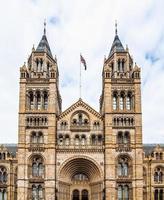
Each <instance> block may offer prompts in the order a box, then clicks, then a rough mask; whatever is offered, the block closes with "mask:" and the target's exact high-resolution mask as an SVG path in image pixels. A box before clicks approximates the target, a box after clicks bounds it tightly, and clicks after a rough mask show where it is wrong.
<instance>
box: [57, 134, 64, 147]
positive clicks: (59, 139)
mask: <svg viewBox="0 0 164 200" xmlns="http://www.w3.org/2000/svg"><path fill="white" fill-rule="evenodd" d="M58 144H59V145H63V135H62V134H60V135H59V137H58Z"/></svg>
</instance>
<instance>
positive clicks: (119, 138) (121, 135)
mask: <svg viewBox="0 0 164 200" xmlns="http://www.w3.org/2000/svg"><path fill="white" fill-rule="evenodd" d="M117 142H118V144H122V143H123V133H122V132H118V135H117Z"/></svg>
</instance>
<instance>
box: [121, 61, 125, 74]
mask: <svg viewBox="0 0 164 200" xmlns="http://www.w3.org/2000/svg"><path fill="white" fill-rule="evenodd" d="M124 71H125V61H124V59H123V60H122V72H124Z"/></svg>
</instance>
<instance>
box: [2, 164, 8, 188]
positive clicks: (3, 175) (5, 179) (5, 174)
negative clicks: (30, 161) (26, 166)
mask: <svg viewBox="0 0 164 200" xmlns="http://www.w3.org/2000/svg"><path fill="white" fill-rule="evenodd" d="M0 183H1V184H6V183H7V170H6V168H5V167H3V166H0Z"/></svg>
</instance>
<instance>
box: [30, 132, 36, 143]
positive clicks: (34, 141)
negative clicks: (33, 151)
mask: <svg viewBox="0 0 164 200" xmlns="http://www.w3.org/2000/svg"><path fill="white" fill-rule="evenodd" d="M31 142H32V143H37V136H36V132H32V134H31Z"/></svg>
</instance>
